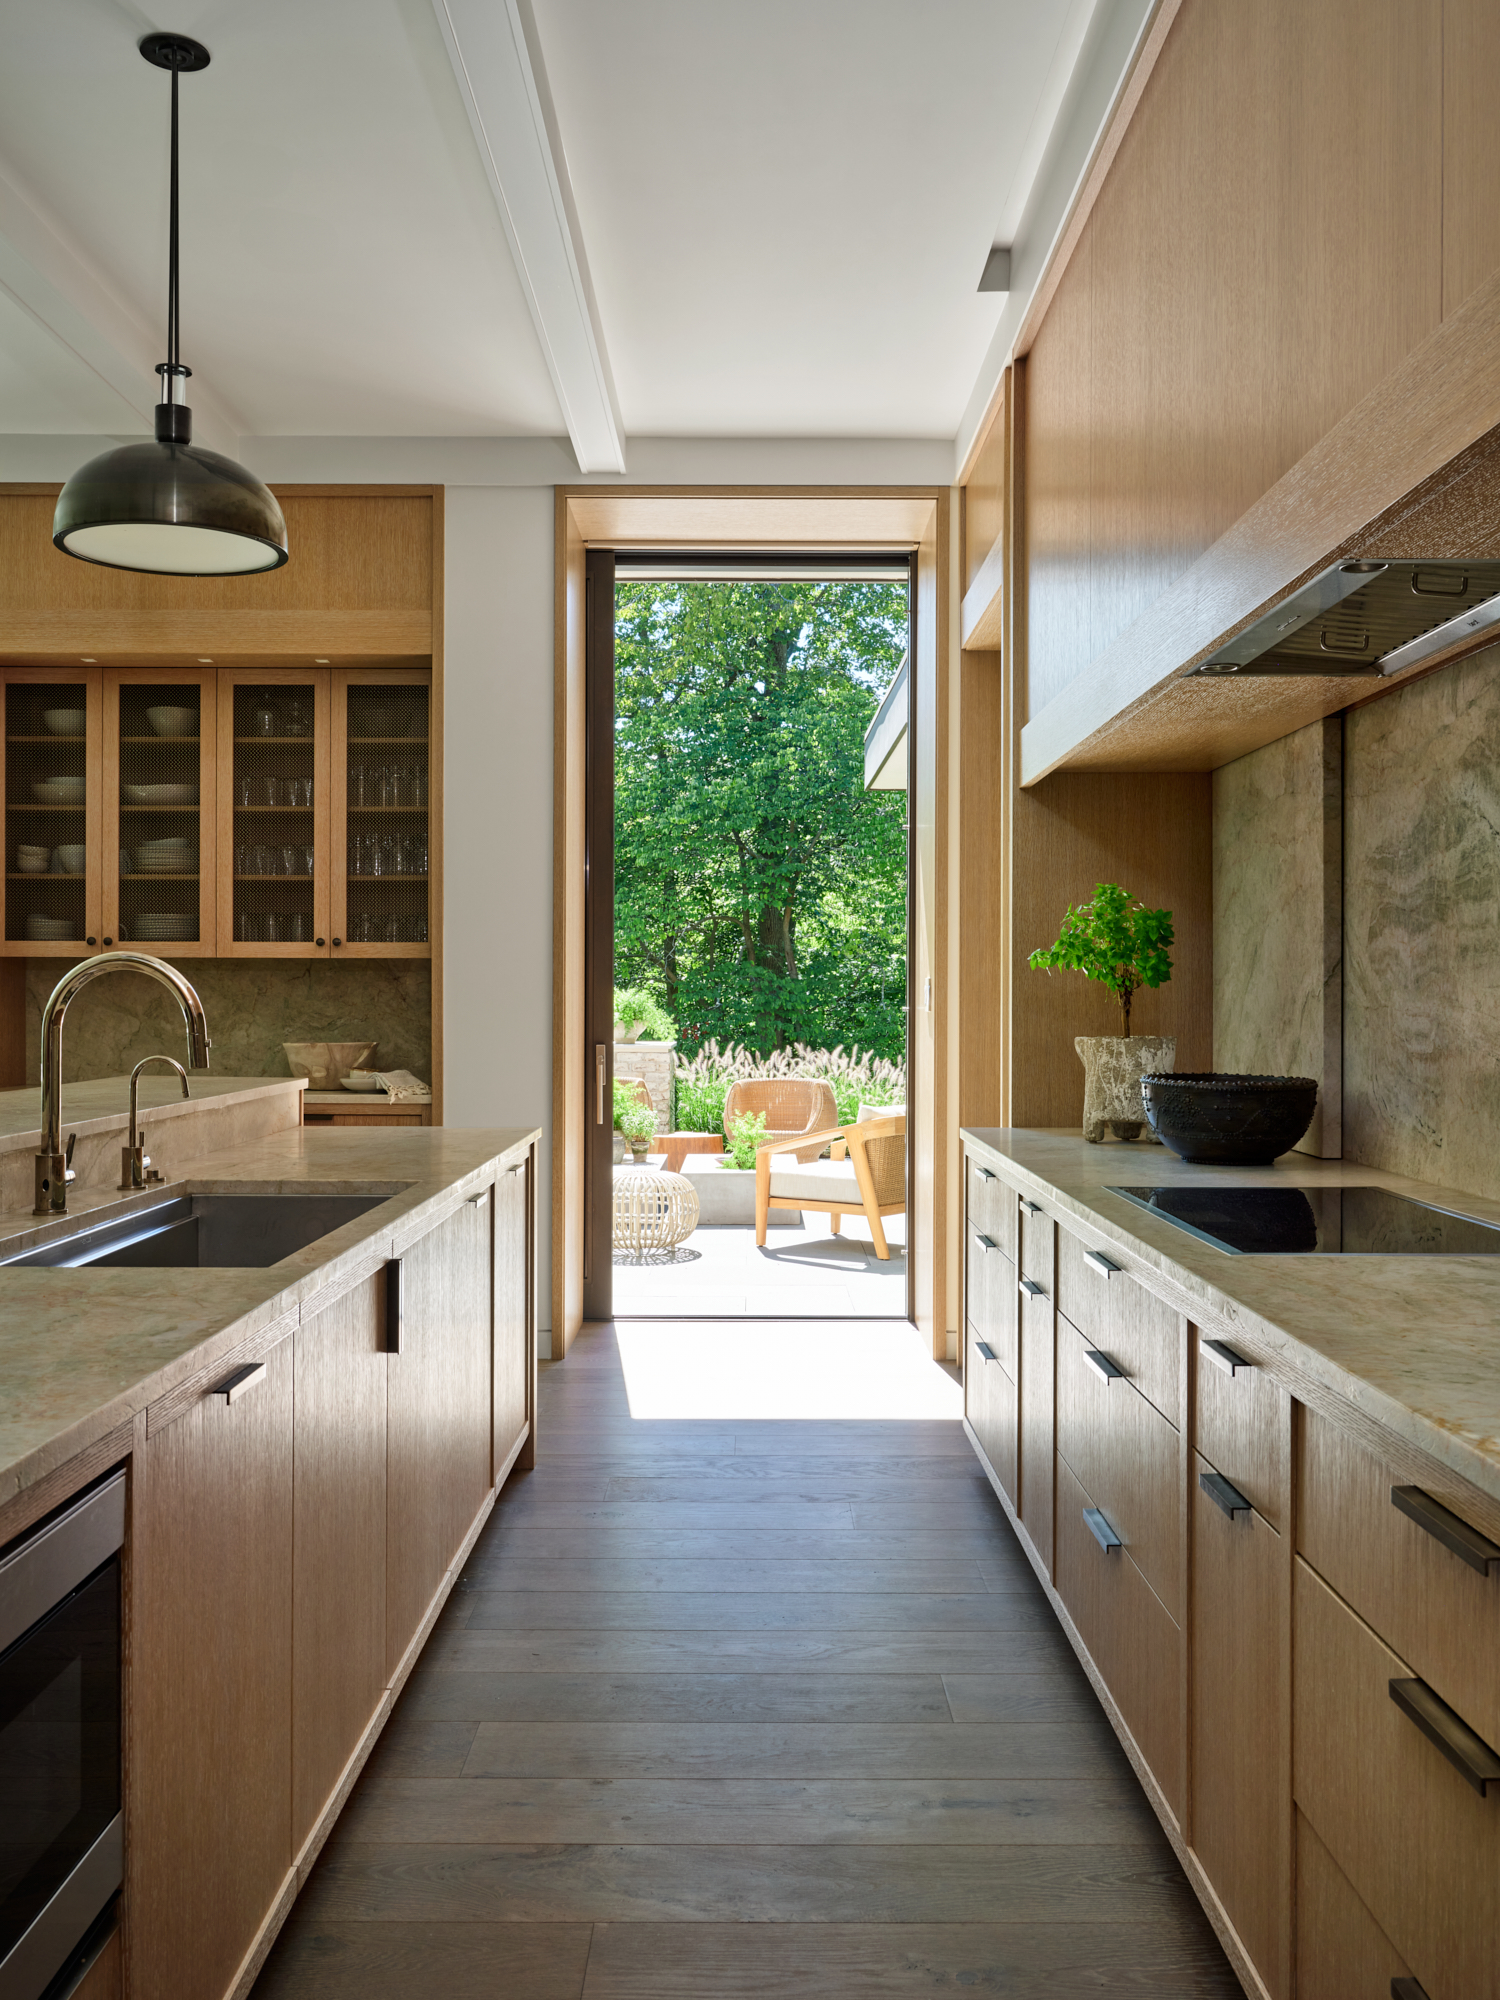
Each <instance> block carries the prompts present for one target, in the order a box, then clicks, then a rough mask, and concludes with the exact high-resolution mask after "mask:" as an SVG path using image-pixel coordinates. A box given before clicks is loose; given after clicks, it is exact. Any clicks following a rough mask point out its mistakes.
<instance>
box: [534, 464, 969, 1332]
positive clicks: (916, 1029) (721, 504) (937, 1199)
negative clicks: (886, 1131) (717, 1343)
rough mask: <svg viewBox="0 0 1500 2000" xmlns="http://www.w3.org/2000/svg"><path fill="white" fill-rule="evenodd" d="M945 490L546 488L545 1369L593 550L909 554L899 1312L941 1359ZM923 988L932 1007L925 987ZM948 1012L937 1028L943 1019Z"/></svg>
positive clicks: (568, 1267) (580, 856)
mask: <svg viewBox="0 0 1500 2000" xmlns="http://www.w3.org/2000/svg"><path fill="white" fill-rule="evenodd" d="M951 498H952V491H951V489H950V488H948V487H946V486H923V487H909V486H837V487H787V486H613V485H611V486H559V487H557V488H556V489H555V515H554V530H555V532H554V540H553V578H554V626H553V651H554V715H553V923H552V969H553V1007H552V1024H553V1025H552V1329H553V1330H552V1340H553V1347H552V1353H553V1357H554V1359H561V1358H562V1356H563V1355H565V1354H566V1353H567V1351H568V1348H569V1346H570V1345H571V1343H572V1340H573V1338H574V1336H575V1335H576V1334H577V1333H578V1331H579V1330H580V1328H581V1327H582V1325H583V1323H584V1313H583V1231H584V1172H583V1166H584V1162H583V1133H584V1119H585V1116H586V1112H587V1090H588V1087H589V1085H590V1083H591V1081H592V1079H591V1078H589V1077H588V1076H586V1075H585V1067H584V1056H585V1023H584V964H585V932H584V866H585V833H586V827H585V799H586V790H587V787H586V777H587V762H586V697H587V670H586V658H585V653H586V649H585V643H584V637H585V628H586V618H587V608H586V604H587V599H586V590H585V568H586V557H587V552H588V549H589V547H590V546H595V547H599V548H613V549H623V548H630V547H635V548H648V547H649V548H670V547H672V546H674V545H675V546H677V547H693V548H697V549H702V548H713V547H721V548H724V549H726V550H728V549H733V550H735V551H736V552H742V551H744V550H746V549H804V550H809V549H816V550H826V549H830V548H839V549H851V548H869V549H889V550H891V551H892V552H896V551H900V552H903V553H906V554H908V555H913V556H914V557H915V562H914V573H915V579H916V592H915V604H914V610H915V616H914V620H913V630H914V637H915V645H914V654H913V659H912V664H911V693H910V697H909V708H908V713H909V716H910V718H911V722H910V727H911V728H912V731H913V739H914V740H913V768H912V780H911V781H912V787H913V789H912V791H911V793H910V794H909V798H908V812H909V815H910V820H911V826H912V829H913V834H912V837H913V845H914V848H915V854H916V866H915V868H914V870H913V877H912V884H911V895H910V910H911V935H912V938H913V940H914V944H915V951H914V954H913V956H912V957H911V959H910V960H909V965H908V978H909V980H910V982H911V991H912V993H913V996H914V1003H913V1011H912V1014H911V1016H910V1018H909V1023H908V1036H907V1063H908V1078H909V1091H910V1096H911V1099H912V1101H913V1103H914V1104H915V1106H916V1110H915V1112H914V1113H913V1114H912V1116H911V1117H910V1118H909V1121H908V1124H909V1130H910V1132H911V1139H910V1144H911V1159H912V1167H911V1172H910V1178H909V1186H908V1215H909V1218H910V1219H909V1224H908V1228H909V1235H910V1244H909V1257H910V1268H911V1271H912V1290H911V1296H912V1301H913V1304H912V1310H913V1317H914V1318H915V1320H916V1323H917V1325H918V1326H919V1327H920V1328H921V1329H922V1331H923V1332H924V1333H925V1334H927V1335H928V1337H929V1340H930V1343H931V1346H932V1351H933V1353H934V1355H935V1356H936V1357H937V1358H939V1359H943V1358H946V1357H947V1355H948V1350H949V1345H950V1335H951V1334H952V1333H953V1332H954V1330H955V1327H954V1324H952V1323H953V1322H955V1315H956V1313H957V1311H958V1304H959V1288H958V1282H957V1274H958V1269H959V1255H958V1250H959V1240H958V1223H959V1217H960V1213H961V1209H962V1201H961V1192H962V1181H961V1178H960V1174H959V1164H958V1124H957V1099H956V1093H955V1090H954V1078H953V1076H952V1074H951V1071H952V1067H953V1064H954V1063H955V1061H956V1056H957V1048H956V1041H955V1038H954V1035H953V1032H952V1030H953V1026H954V1024H955V1020H956V1014H955V1010H956V1007H957V982H956V979H955V978H954V977H953V976H952V969H951V966H950V959H951V957H952V955H953V950H954V947H955V944H956V932H955V929H954V927H953V926H952V925H950V923H949V879H950V874H951V868H952V862H953V858H954V856H955V854H956V847H957V840H956V821H955V818H954V814H955V812H956V807H957V795H956V788H954V789H953V792H952V795H951V796H950V786H949V767H950V762H951V750H952V743H951V733H952V729H953V726H954V725H955V724H956V721H957V708H956V704H953V703H950V698H949V693H950V683H951V681H952V680H953V677H954V675H955V674H956V671H957V663H956V661H950V658H949V653H950V644H951V642H952V639H953V638H955V637H956V634H957V630H958V624H957V604H958V594H959V580H958V576H957V572H956V570H955V568H954V543H953V537H952V534H951V531H950V521H951V515H952V509H951ZM929 979H930V980H931V982H932V984H931V1003H930V1007H929V1005H928V1004H927V985H926V982H927V981H928V980H929ZM950 1017H952V1018H950Z"/></svg>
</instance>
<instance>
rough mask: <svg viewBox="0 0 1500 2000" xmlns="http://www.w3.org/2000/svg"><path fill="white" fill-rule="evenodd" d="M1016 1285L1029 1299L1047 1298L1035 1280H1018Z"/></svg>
mask: <svg viewBox="0 0 1500 2000" xmlns="http://www.w3.org/2000/svg"><path fill="white" fill-rule="evenodd" d="M1016 1283H1017V1284H1018V1285H1019V1286H1020V1288H1021V1290H1022V1291H1023V1292H1024V1293H1025V1294H1026V1296H1027V1298H1028V1299H1044V1298H1046V1296H1047V1294H1046V1293H1045V1292H1044V1291H1043V1290H1042V1288H1041V1286H1040V1285H1039V1284H1038V1283H1037V1281H1036V1279H1035V1278H1017V1280H1016Z"/></svg>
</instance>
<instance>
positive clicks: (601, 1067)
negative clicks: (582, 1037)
mask: <svg viewBox="0 0 1500 2000" xmlns="http://www.w3.org/2000/svg"><path fill="white" fill-rule="evenodd" d="M607 1053H608V1051H607V1050H606V1049H605V1046H604V1044H603V1042H596V1043H595V1044H594V1083H595V1086H596V1088H597V1089H598V1092H599V1103H598V1106H597V1108H596V1110H595V1112H594V1123H595V1124H596V1125H602V1124H603V1123H604V1071H605V1068H606V1061H605V1058H606V1056H607Z"/></svg>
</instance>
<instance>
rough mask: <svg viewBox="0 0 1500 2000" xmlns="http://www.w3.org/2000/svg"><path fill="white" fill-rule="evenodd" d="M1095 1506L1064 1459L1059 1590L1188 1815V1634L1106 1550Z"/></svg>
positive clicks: (1123, 1559) (1127, 1564) (1133, 1729)
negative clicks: (1092, 1511) (1093, 1519)
mask: <svg viewBox="0 0 1500 2000" xmlns="http://www.w3.org/2000/svg"><path fill="white" fill-rule="evenodd" d="M1095 1504H1096V1503H1095V1502H1094V1501H1093V1500H1091V1499H1090V1497H1089V1495H1088V1494H1087V1493H1086V1492H1085V1491H1084V1489H1083V1487H1082V1486H1080V1485H1079V1483H1078V1481H1077V1480H1076V1479H1075V1478H1074V1477H1073V1474H1072V1473H1071V1472H1070V1471H1069V1470H1068V1467H1067V1466H1066V1465H1065V1464H1064V1463H1063V1461H1062V1460H1061V1459H1060V1458H1059V1459H1058V1461H1057V1523H1056V1529H1055V1533H1056V1546H1057V1574H1056V1578H1055V1581H1056V1584H1057V1591H1058V1595H1059V1596H1060V1597H1061V1598H1062V1601H1063V1603H1064V1604H1065V1605H1066V1606H1067V1607H1068V1612H1069V1615H1070V1616H1071V1618H1072V1620H1073V1623H1074V1624H1075V1625H1076V1626H1077V1628H1078V1635H1079V1637H1080V1638H1081V1639H1082V1640H1083V1643H1084V1645H1085V1646H1086V1647H1087V1648H1088V1651H1089V1657H1090V1658H1091V1659H1092V1660H1093V1662H1094V1665H1095V1666H1096V1667H1097V1668H1098V1670H1099V1673H1100V1676H1101V1678H1102V1679H1103V1681H1104V1684H1105V1686H1106V1687H1107V1688H1108V1689H1109V1691H1110V1694H1111V1695H1112V1696H1113V1697H1114V1700H1115V1702H1116V1704H1117V1705H1118V1707H1119V1710H1120V1713H1121V1715H1122V1716H1123V1717H1124V1718H1125V1726H1126V1728H1127V1729H1128V1730H1129V1731H1130V1733H1131V1735H1132V1736H1133V1737H1134V1738H1135V1740H1136V1744H1137V1745H1138V1747H1139V1749H1140V1752H1141V1755H1142V1756H1143V1757H1144V1758H1145V1760H1146V1762H1147V1763H1148V1764H1149V1765H1150V1767H1151V1770H1152V1772H1153V1774H1154V1775H1155V1778H1156V1781H1157V1783H1158V1784H1159V1785H1160V1786H1161V1788H1162V1791H1163V1792H1164V1793H1165V1794H1166V1797H1167V1800H1168V1803H1169V1804H1170V1805H1171V1808H1172V1811H1173V1812H1174V1813H1175V1814H1177V1816H1178V1817H1179V1818H1181V1816H1182V1635H1181V1633H1180V1632H1179V1631H1178V1629H1177V1627H1176V1626H1175V1625H1174V1624H1173V1623H1172V1620H1171V1619H1170V1618H1169V1617H1168V1616H1167V1614H1166V1612H1165V1611H1164V1610H1163V1609H1162V1604H1161V1599H1160V1598H1159V1597H1158V1596H1157V1595H1156V1593H1155V1592H1154V1591H1153V1590H1152V1589H1151V1586H1150V1585H1149V1584H1148V1583H1147V1582H1146V1580H1145V1578H1144V1577H1143V1576H1142V1575H1141V1573H1140V1571H1139V1570H1138V1569H1137V1568H1136V1566H1135V1564H1134V1563H1133V1562H1132V1561H1131V1560H1130V1557H1129V1556H1128V1555H1127V1553H1126V1552H1125V1550H1124V1549H1113V1550H1111V1551H1110V1553H1109V1554H1107V1555H1106V1553H1105V1552H1104V1550H1103V1549H1102V1548H1101V1547H1100V1546H1099V1543H1098V1542H1097V1541H1096V1540H1095V1538H1094V1536H1093V1533H1092V1532H1091V1530H1090V1528H1089V1525H1088V1523H1087V1522H1086V1521H1085V1520H1084V1518H1083V1510H1084V1508H1085V1507H1092V1506H1094V1505H1095Z"/></svg>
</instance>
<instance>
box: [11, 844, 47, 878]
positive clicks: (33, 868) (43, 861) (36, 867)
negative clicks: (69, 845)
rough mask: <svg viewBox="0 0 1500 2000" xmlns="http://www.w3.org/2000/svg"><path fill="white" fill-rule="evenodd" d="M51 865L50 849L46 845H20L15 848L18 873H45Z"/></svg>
mask: <svg viewBox="0 0 1500 2000" xmlns="http://www.w3.org/2000/svg"><path fill="white" fill-rule="evenodd" d="M51 866H52V851H51V849H50V848H46V847H28V846H25V845H22V846H20V847H18V848H17V849H16V873H17V874H18V875H45V874H46V872H47V870H48V869H49V868H50V867H51Z"/></svg>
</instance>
